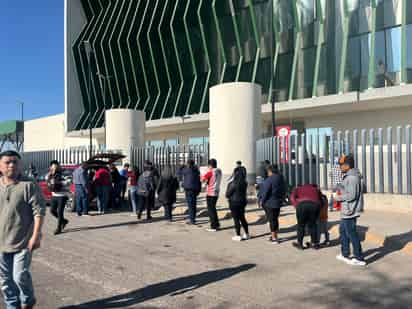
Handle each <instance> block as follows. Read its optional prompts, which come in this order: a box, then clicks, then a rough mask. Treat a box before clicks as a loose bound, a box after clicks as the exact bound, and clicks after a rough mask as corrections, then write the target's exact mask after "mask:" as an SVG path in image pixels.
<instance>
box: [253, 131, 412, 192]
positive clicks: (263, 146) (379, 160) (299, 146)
mask: <svg viewBox="0 0 412 309" xmlns="http://www.w3.org/2000/svg"><path fill="white" fill-rule="evenodd" d="M411 141H412V140H411V126H406V127H397V128H396V129H393V128H391V127H388V128H386V129H382V128H380V129H362V130H346V131H338V132H334V133H333V134H331V135H330V136H327V135H320V134H319V135H313V134H311V135H305V134H297V135H291V136H288V137H273V138H267V139H262V140H259V141H258V142H257V160H258V162H260V161H264V160H269V161H271V162H275V163H276V164H278V166H279V168H280V169H281V171H282V173H283V174H284V176H285V177H286V179H287V181H288V183H289V185H290V186H296V185H297V184H306V183H316V184H319V185H320V186H321V187H322V188H323V189H326V190H328V189H332V186H333V184H334V183H333V177H334V170H335V169H336V168H337V165H336V164H335V162H336V160H337V158H338V157H339V156H340V155H341V154H349V153H351V154H353V155H354V157H355V164H356V167H357V168H358V169H359V170H360V172H361V173H362V176H363V177H364V181H365V184H366V185H367V190H368V192H371V193H396V194H409V195H410V194H412V184H411Z"/></svg>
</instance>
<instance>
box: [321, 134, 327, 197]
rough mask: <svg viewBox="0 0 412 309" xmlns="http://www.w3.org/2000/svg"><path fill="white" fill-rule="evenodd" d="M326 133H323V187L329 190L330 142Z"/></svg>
mask: <svg viewBox="0 0 412 309" xmlns="http://www.w3.org/2000/svg"><path fill="white" fill-rule="evenodd" d="M327 143H328V142H327V138H326V134H323V135H322V144H323V182H324V183H323V185H324V186H323V187H324V188H325V190H329V185H328V144H327Z"/></svg>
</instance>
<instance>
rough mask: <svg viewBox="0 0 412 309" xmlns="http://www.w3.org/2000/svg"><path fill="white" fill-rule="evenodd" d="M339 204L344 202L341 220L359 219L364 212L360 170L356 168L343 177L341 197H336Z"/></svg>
mask: <svg viewBox="0 0 412 309" xmlns="http://www.w3.org/2000/svg"><path fill="white" fill-rule="evenodd" d="M336 200H337V201H338V202H342V208H341V218H342V219H352V218H357V217H359V216H360V215H361V213H362V212H363V192H362V176H361V173H360V172H359V170H358V169H356V168H354V169H351V170H350V171H348V172H347V173H346V174H345V175H344V176H343V181H342V189H341V195H337V196H336Z"/></svg>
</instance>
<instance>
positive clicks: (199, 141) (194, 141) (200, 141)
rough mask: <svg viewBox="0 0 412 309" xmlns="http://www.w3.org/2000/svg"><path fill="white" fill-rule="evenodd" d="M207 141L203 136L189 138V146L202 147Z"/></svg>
mask: <svg viewBox="0 0 412 309" xmlns="http://www.w3.org/2000/svg"><path fill="white" fill-rule="evenodd" d="M208 141H209V138H208V137H204V136H193V137H189V145H203V144H206V143H207V142H208Z"/></svg>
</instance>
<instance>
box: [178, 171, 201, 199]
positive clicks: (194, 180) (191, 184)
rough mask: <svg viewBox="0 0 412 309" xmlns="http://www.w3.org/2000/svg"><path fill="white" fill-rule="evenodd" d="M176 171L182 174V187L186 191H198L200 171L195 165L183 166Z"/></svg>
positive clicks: (197, 192)
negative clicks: (191, 166)
mask: <svg viewBox="0 0 412 309" xmlns="http://www.w3.org/2000/svg"><path fill="white" fill-rule="evenodd" d="M178 173H179V175H181V176H183V188H184V189H185V190H186V191H193V192H195V193H196V194H199V193H200V190H201V188H202V187H201V186H202V185H201V183H200V171H199V169H198V168H197V167H193V168H190V167H185V168H183V169H182V170H180V171H179V172H178Z"/></svg>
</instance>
